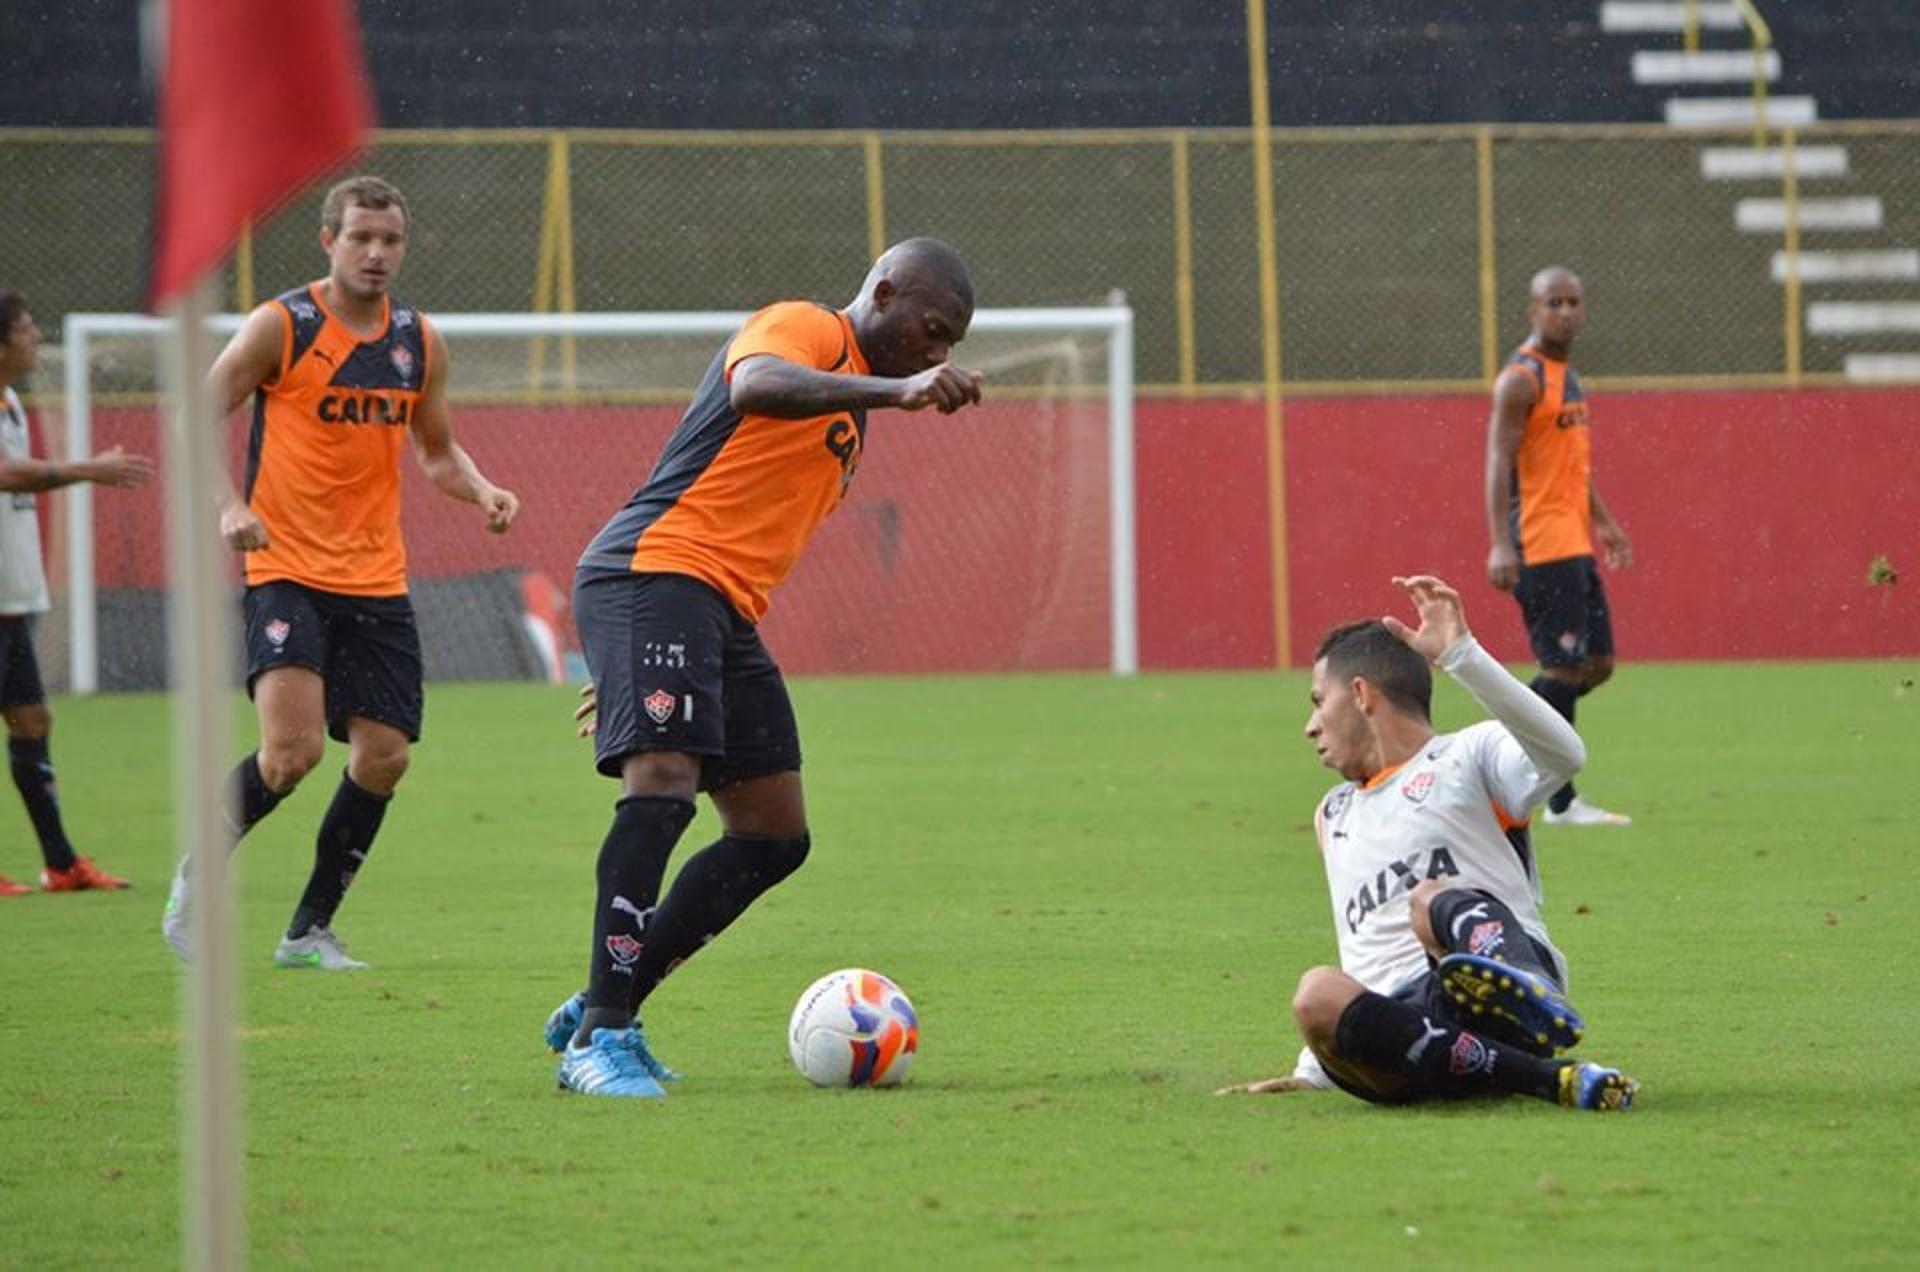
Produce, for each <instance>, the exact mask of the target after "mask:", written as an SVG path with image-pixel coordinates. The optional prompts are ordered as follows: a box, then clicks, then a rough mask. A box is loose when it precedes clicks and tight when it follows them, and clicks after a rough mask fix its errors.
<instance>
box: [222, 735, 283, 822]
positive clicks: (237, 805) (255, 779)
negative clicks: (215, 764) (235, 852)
mask: <svg viewBox="0 0 1920 1272" xmlns="http://www.w3.org/2000/svg"><path fill="white" fill-rule="evenodd" d="M285 798H286V795H285V793H284V792H280V791H274V790H272V789H270V788H269V787H268V786H267V779H266V778H264V777H262V776H260V752H258V751H255V752H254V753H253V754H252V755H249V756H247V758H245V759H244V760H241V761H240V762H239V763H238V764H236V765H234V766H233V771H232V772H231V773H229V774H227V789H226V798H225V799H224V800H222V801H221V807H222V811H223V812H225V814H226V818H227V834H228V835H229V836H231V838H232V842H233V843H234V844H236V845H237V844H238V843H239V842H240V837H241V836H242V835H245V834H246V833H247V832H248V831H250V830H252V829H253V828H254V825H255V824H256V823H257V822H259V820H260V819H261V818H263V817H265V816H266V815H267V814H268V813H270V812H272V811H273V810H274V809H276V808H278V807H279V806H280V801H281V800H282V799H285Z"/></svg>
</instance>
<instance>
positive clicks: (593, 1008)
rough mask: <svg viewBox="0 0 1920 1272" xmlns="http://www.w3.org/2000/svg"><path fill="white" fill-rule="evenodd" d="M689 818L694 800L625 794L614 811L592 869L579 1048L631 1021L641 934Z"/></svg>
mask: <svg viewBox="0 0 1920 1272" xmlns="http://www.w3.org/2000/svg"><path fill="white" fill-rule="evenodd" d="M692 820H693V801H691V800H685V799H674V798H671V797H669V796H664V795H629V796H627V797H626V798H625V799H623V800H621V801H620V802H619V803H617V804H615V805H614V806H613V825H612V826H610V827H609V828H608V829H607V837H606V840H605V841H604V842H603V843H602V844H601V845H600V860H599V863H598V865H597V866H596V867H595V870H594V879H595V883H596V891H595V896H594V910H593V959H592V961H591V962H590V963H589V964H588V965H587V1006H586V1013H585V1015H584V1016H583V1017H582V1018H581V1021H580V1028H579V1031H578V1032H576V1033H575V1034H574V1042H575V1044H576V1045H584V1044H586V1043H587V1042H589V1041H591V1039H592V1037H593V1031H594V1030H596V1029H625V1028H626V1027H627V1026H628V1025H630V1024H632V1023H633V1011H632V1009H631V1007H630V1006H629V1005H628V1004H629V1001H630V999H631V996H632V993H633V968H634V964H635V963H636V962H637V961H638V960H639V958H640V950H641V944H640V942H641V933H642V932H643V931H644V930H645V929H646V927H647V921H648V919H649V917H650V916H651V914H652V912H653V906H654V902H656V901H657V900H659V898H660V880H661V877H662V876H664V875H665V874H666V873H667V858H668V857H670V856H672V855H673V846H674V845H675V844H677V843H679V842H680V836H681V835H682V834H684V833H685V832H686V829H687V823H688V822H690V821H692Z"/></svg>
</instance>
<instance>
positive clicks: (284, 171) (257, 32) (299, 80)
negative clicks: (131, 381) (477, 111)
mask: <svg viewBox="0 0 1920 1272" xmlns="http://www.w3.org/2000/svg"><path fill="white" fill-rule="evenodd" d="M166 13H167V34H166V68H165V78H164V80H163V82H162V86H161V90H160V152H161V154H160V204H159V208H158V209H157V217H156V243H155V251H154V269H153V303H154V306H155V307H156V308H158V307H159V306H160V305H162V304H164V303H165V302H166V301H167V300H169V299H171V298H172V297H174V296H176V295H178V294H179V293H180V292H182V291H184V290H186V289H187V288H188V287H191V286H192V285H193V284H194V283H195V281H197V280H198V279H199V278H200V276H201V275H203V274H205V273H206V272H207V271H208V270H211V269H213V268H214V267H215V266H217V265H218V264H219V263H220V260H221V258H222V257H224V256H225V255H226V253H227V251H228V249H230V248H231V247H232V246H233V244H234V241H235V240H236V239H238V238H239V237H240V231H241V229H242V228H243V227H244V226H245V225H246V224H247V223H248V222H249V221H254V220H258V219H260V218H261V217H263V216H265V215H266V214H267V213H268V212H271V211H272V210H273V209H274V208H275V207H277V206H279V205H280V204H281V203H282V202H283V201H285V200H286V199H288V198H291V197H292V196H293V195H295V194H297V193H299V192H300V190H301V189H303V188H304V187H305V186H307V185H308V184H309V183H311V182H312V181H313V180H314V179H315V178H316V177H318V176H320V175H321V174H322V173H324V172H326V171H327V170H328V169H329V168H332V167H334V166H335V165H337V164H341V163H344V162H345V161H346V160H347V159H349V158H350V157H351V156H352V155H353V154H354V152H355V151H357V150H358V149H359V148H360V144H361V137H362V135H363V134H364V133H365V132H366V131H367V129H369V128H370V127H372V125H373V100H372V93H371V90H370V89H369V87H368V84H367V75H366V69H365V65H364V63H363V60H362V57H361V52H360V28H359V23H358V21H357V20H356V18H355V16H354V11H353V0H274V2H273V3H268V4H262V3H260V0H166Z"/></svg>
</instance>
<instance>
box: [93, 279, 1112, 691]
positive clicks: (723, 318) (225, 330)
mask: <svg viewBox="0 0 1920 1272" xmlns="http://www.w3.org/2000/svg"><path fill="white" fill-rule="evenodd" d="M747 317H748V315H747V314H746V313H745V312H738V313H736V312H731V311H718V310H691V311H684V312H633V313H573V314H536V313H519V314H515V313H473V314H436V315H434V317H433V323H434V326H436V327H438V328H439V329H440V331H441V332H442V333H443V334H445V335H449V336H463V335H464V336H509V337H511V336H529V337H539V336H651V335H675V336H687V335H726V334H727V333H729V332H732V331H734V330H737V329H738V328H739V326H740V324H741V323H743V322H745V321H746V319H747ZM242 318H243V315H240V314H218V315H213V316H211V317H209V318H208V319H207V326H208V327H209V329H211V330H212V331H213V332H215V333H217V334H219V335H220V336H222V337H224V336H226V335H228V334H229V333H231V332H233V331H235V330H237V329H238V328H239V326H240V323H241V321H242ZM170 326H171V324H170V322H169V321H168V320H166V319H163V318H157V317H153V316H151V315H148V314H108V313H74V314H68V315H67V316H66V320H65V322H64V323H63V340H62V346H63V349H64V357H65V361H66V437H67V453H68V454H69V455H70V456H75V457H80V456H86V455H89V454H91V453H92V451H93V397H92V378H91V365H90V360H91V354H92V346H93V342H94V340H95V339H96V338H99V337H103V336H127V335H149V336H152V337H153V338H154V339H155V341H156V342H157V341H159V340H160V339H162V338H163V337H164V335H165V333H166V332H167V331H168V330H169V329H170ZM970 330H971V331H975V332H996V333H1001V334H1009V333H1011V334H1022V333H1031V334H1033V335H1036V336H1043V335H1051V336H1070V335H1089V334H1090V335H1094V336H1097V337H1099V338H1100V339H1102V340H1103V341H1104V343H1105V346H1106V358H1107V387H1106V392H1107V469H1108V471H1107V481H1108V516H1109V520H1110V522H1111V535H1110V537H1111V542H1112V548H1111V551H1110V553H1109V558H1110V559H1109V563H1108V565H1109V576H1110V584H1111V594H1112V605H1111V610H1112V613H1111V615H1110V619H1111V623H1110V635H1109V641H1110V651H1109V659H1108V666H1109V668H1110V669H1111V670H1112V672H1113V673H1114V674H1115V675H1122V676H1126V675H1132V674H1133V673H1134V672H1136V671H1138V670H1139V667H1140V633H1139V594H1138V590H1137V581H1136V561H1137V558H1136V535H1137V528H1136V527H1137V520H1136V514H1135V507H1136V499H1135V493H1134V453H1133V443H1134V427H1133V400H1134V370H1133V310H1132V309H1131V308H1129V307H1128V306H1126V305H1102V306H1081V307H1067V308H1057V309H982V310H979V311H978V312H976V313H975V314H974V316H973V325H972V327H971V328H970ZM961 361H962V362H963V363H964V361H965V358H964V355H963V356H962V358H961ZM66 494H67V552H68V556H67V604H68V611H69V618H68V628H69V640H70V649H71V672H70V680H71V685H70V687H71V691H72V692H74V693H77V694H90V693H94V692H97V691H98V689H99V687H100V668H99V659H100V650H99V611H98V594H97V591H96V587H95V577H96V576H95V570H94V535H93V489H92V487H91V486H89V485H88V484H87V483H85V482H81V483H78V484H76V485H73V486H69V487H68V488H67V491H66Z"/></svg>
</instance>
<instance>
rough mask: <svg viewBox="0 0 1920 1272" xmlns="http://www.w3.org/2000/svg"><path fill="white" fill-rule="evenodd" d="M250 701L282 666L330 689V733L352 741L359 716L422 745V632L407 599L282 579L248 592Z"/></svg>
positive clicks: (328, 696) (252, 588)
mask: <svg viewBox="0 0 1920 1272" xmlns="http://www.w3.org/2000/svg"><path fill="white" fill-rule="evenodd" d="M245 608H246V616H247V694H248V696H249V697H251V696H252V694H253V686H254V682H255V681H257V680H259V679H260V677H261V675H262V674H264V673H266V672H269V671H273V670H274V669H276V668H279V667H306V668H309V669H310V670H313V671H316V672H319V673H320V677H321V679H322V680H324V681H325V682H326V687H327V733H328V735H329V736H331V737H332V738H333V739H334V740H335V741H336V742H345V741H346V740H347V720H348V718H349V717H352V716H361V717H363V718H365V719H368V720H378V721H379V722H380V723H381V724H386V725H391V726H393V727H394V728H396V729H398V730H400V732H402V733H404V734H406V735H407V740H408V741H409V742H418V741H419V740H420V719H421V715H422V713H423V711H424V703H423V701H422V691H421V683H420V682H421V679H422V675H423V672H422V667H421V661H420V630H419V628H418V627H417V626H415V624H414V621H413V602H412V600H410V599H409V598H407V597H405V596H342V595H341V594H340V593H338V592H322V591H320V590H318V589H317V588H311V587H307V586H306V585H305V584H302V583H294V582H290V581H288V580H285V579H280V580H276V581H274V582H272V583H261V584H257V585H256V586H253V587H250V588H248V589H247V596H246V606H245Z"/></svg>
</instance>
